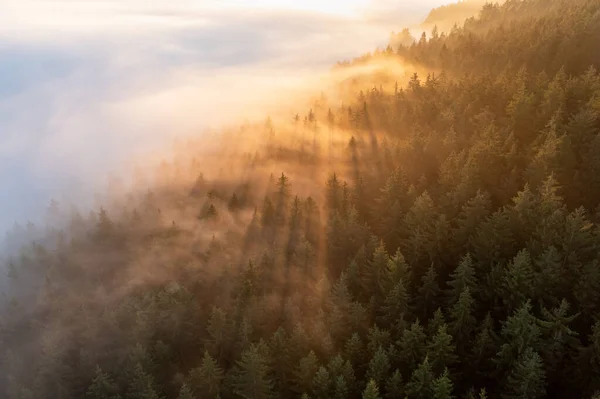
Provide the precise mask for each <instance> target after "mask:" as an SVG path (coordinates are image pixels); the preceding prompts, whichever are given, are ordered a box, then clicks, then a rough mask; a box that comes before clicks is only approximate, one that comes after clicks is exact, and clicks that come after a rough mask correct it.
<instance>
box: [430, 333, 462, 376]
mask: <svg viewBox="0 0 600 399" xmlns="http://www.w3.org/2000/svg"><path fill="white" fill-rule="evenodd" d="M446 330H447V327H446V325H445V324H444V325H442V326H441V327H440V328H439V329H438V331H437V332H436V334H435V335H434V336H433V337H431V340H430V342H429V344H428V345H427V357H428V358H429V359H430V362H431V369H432V370H433V372H434V373H435V374H439V373H441V372H442V371H443V370H444V369H446V368H448V367H450V366H452V365H453V364H454V362H455V361H456V360H457V358H456V355H455V354H454V351H455V348H454V345H453V344H452V336H451V335H450V334H448V333H447V331H446Z"/></svg>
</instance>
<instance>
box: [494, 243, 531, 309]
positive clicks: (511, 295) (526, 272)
mask: <svg viewBox="0 0 600 399" xmlns="http://www.w3.org/2000/svg"><path fill="white" fill-rule="evenodd" d="M534 278H535V276H534V271H533V266H532V264H531V258H530V256H529V252H528V251H527V250H526V249H524V250H522V251H520V252H519V253H518V254H517V256H515V258H514V259H513V261H512V262H511V263H510V264H509V265H508V268H507V271H506V274H505V276H504V279H503V283H502V287H503V290H502V300H503V301H504V303H505V305H506V307H507V309H509V310H514V309H517V308H518V307H520V306H521V305H522V304H523V303H524V302H525V301H527V300H528V299H532V298H533V295H534V293H535V286H534V284H535V280H534Z"/></svg>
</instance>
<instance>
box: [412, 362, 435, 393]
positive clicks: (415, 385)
mask: <svg viewBox="0 0 600 399" xmlns="http://www.w3.org/2000/svg"><path fill="white" fill-rule="evenodd" d="M433 381H434V376H433V372H432V370H431V365H430V364H429V359H428V358H427V357H425V360H423V362H422V363H421V364H420V365H419V367H418V368H417V369H416V370H415V371H414V372H413V374H412V376H411V378H410V381H409V382H408V384H406V393H407V395H408V397H410V398H415V399H429V398H431V397H432V394H433Z"/></svg>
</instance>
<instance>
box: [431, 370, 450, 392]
mask: <svg viewBox="0 0 600 399" xmlns="http://www.w3.org/2000/svg"><path fill="white" fill-rule="evenodd" d="M453 389H454V386H453V384H452V380H451V379H450V377H449V376H448V369H446V370H444V372H443V373H442V375H440V376H439V377H438V378H436V379H435V380H434V381H433V387H432V391H433V396H432V397H433V399H452V398H453V397H454V396H453V395H452V390H453Z"/></svg>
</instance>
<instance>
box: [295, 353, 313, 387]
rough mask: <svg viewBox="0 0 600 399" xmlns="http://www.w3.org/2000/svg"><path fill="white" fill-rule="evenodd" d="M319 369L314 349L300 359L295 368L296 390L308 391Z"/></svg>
mask: <svg viewBox="0 0 600 399" xmlns="http://www.w3.org/2000/svg"><path fill="white" fill-rule="evenodd" d="M317 371H319V361H318V360H317V356H316V355H315V353H314V352H313V351H310V352H309V353H308V355H306V356H305V357H304V358H302V359H300V362H299V363H298V365H297V366H296V368H295V369H294V372H293V374H294V384H293V385H294V388H295V390H296V392H307V391H308V390H309V389H310V386H311V383H312V380H313V378H314V377H315V374H316V373H317Z"/></svg>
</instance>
